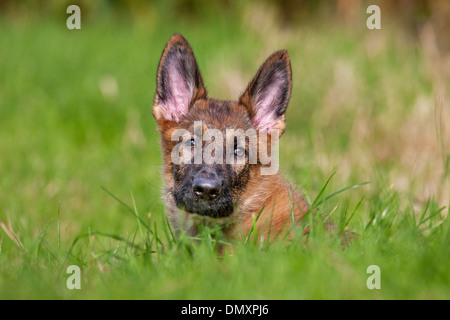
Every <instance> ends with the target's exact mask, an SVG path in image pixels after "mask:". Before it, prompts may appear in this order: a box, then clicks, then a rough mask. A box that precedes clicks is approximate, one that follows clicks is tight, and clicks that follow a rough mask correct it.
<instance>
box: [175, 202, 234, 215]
mask: <svg viewBox="0 0 450 320" xmlns="http://www.w3.org/2000/svg"><path fill="white" fill-rule="evenodd" d="M177 206H178V208H180V209H183V210H185V211H187V212H189V213H195V214H198V215H200V216H208V217H211V218H223V217H228V216H230V215H231V214H232V213H233V211H234V206H233V204H232V203H230V204H228V203H227V202H218V203H215V202H214V203H212V202H210V201H205V200H194V201H192V202H191V203H189V204H188V205H182V204H181V205H178V204H177Z"/></svg>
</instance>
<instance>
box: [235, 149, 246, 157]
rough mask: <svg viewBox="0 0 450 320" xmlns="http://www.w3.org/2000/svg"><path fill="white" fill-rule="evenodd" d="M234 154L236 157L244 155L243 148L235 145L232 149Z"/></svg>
mask: <svg viewBox="0 0 450 320" xmlns="http://www.w3.org/2000/svg"><path fill="white" fill-rule="evenodd" d="M234 155H235V156H236V157H238V158H242V157H243V156H245V149H244V148H242V147H237V148H235V149H234Z"/></svg>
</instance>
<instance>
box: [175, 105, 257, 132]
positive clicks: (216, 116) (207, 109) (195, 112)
mask: <svg viewBox="0 0 450 320" xmlns="http://www.w3.org/2000/svg"><path fill="white" fill-rule="evenodd" d="M195 121H202V125H203V126H206V127H207V128H209V129H219V130H226V129H243V130H246V129H249V128H251V127H252V122H251V119H250V116H249V114H248V111H247V109H246V108H245V107H244V106H243V105H241V104H239V103H238V102H235V101H226V100H215V99H201V100H197V101H196V102H195V103H194V104H193V105H192V106H191V109H190V110H189V113H188V114H187V116H186V118H185V119H184V121H183V122H184V123H183V126H189V127H192V128H193V125H194V122H195Z"/></svg>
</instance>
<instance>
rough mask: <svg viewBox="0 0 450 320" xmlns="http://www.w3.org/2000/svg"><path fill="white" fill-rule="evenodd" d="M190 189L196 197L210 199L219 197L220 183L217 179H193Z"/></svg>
mask: <svg viewBox="0 0 450 320" xmlns="http://www.w3.org/2000/svg"><path fill="white" fill-rule="evenodd" d="M192 189H193V191H194V194H195V195H196V196H197V198H198V199H202V200H206V201H211V200H214V199H216V198H218V197H219V195H220V192H221V191H222V185H221V183H220V181H217V180H209V179H195V180H194V183H193V184H192Z"/></svg>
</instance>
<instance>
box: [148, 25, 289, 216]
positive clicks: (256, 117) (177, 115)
mask: <svg viewBox="0 0 450 320" xmlns="http://www.w3.org/2000/svg"><path fill="white" fill-rule="evenodd" d="M290 94H291V65H290V60H289V56H288V54H287V52H286V51H278V52H275V53H274V54H272V55H271V56H270V57H269V58H268V59H267V60H266V61H265V62H264V64H263V65H262V66H261V67H260V69H259V70H258V72H257V74H256V75H255V77H254V78H253V80H252V81H251V82H250V83H249V84H248V86H247V88H246V90H245V91H244V93H243V94H242V96H241V97H240V98H239V100H238V101H221V100H216V99H211V98H209V97H208V95H207V91H206V88H205V86H204V82H203V78H202V76H201V74H200V71H199V68H198V65H197V62H196V60H195V57H194V53H193V51H192V49H191V47H190V45H189V44H188V42H187V41H186V39H184V38H183V37H182V36H181V35H179V34H175V35H173V36H172V37H171V38H170V40H169V42H168V43H167V45H166V47H165V48H164V51H163V53H162V56H161V60H160V62H159V66H158V74H157V89H156V94H155V100H154V106H153V116H154V117H155V119H156V122H157V124H158V130H159V131H160V132H161V145H162V149H163V159H164V176H165V180H166V188H167V191H168V193H169V195H168V196H169V197H173V199H174V202H175V204H176V206H177V207H178V208H180V209H182V210H184V211H186V212H188V213H196V214H199V215H207V216H211V217H224V216H228V215H230V214H232V213H233V210H234V208H235V207H236V206H237V205H238V204H239V201H240V196H241V195H242V194H243V193H244V191H245V189H246V186H247V184H248V182H249V180H250V179H251V178H254V177H255V176H257V175H258V173H257V169H258V168H259V167H260V166H263V165H265V164H264V163H262V162H261V158H260V157H259V152H258V151H259V149H260V145H261V144H260V143H259V139H258V138H259V136H260V134H261V132H263V133H269V134H270V133H271V132H277V133H278V135H277V138H278V137H279V136H281V134H282V133H283V132H284V129H285V113H286V108H287V105H288V102H289V98H290ZM230 132H231V134H230ZM252 132H255V134H256V136H255V139H256V140H253V136H251V133H252ZM265 141H266V143H267V142H269V143H270V136H269V139H268V140H265ZM253 147H255V148H256V149H252V148H253ZM269 148H270V147H269ZM252 150H256V151H255V152H256V157H255V158H252V157H251V156H252ZM180 159H182V160H183V161H180ZM266 165H267V164H266Z"/></svg>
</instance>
